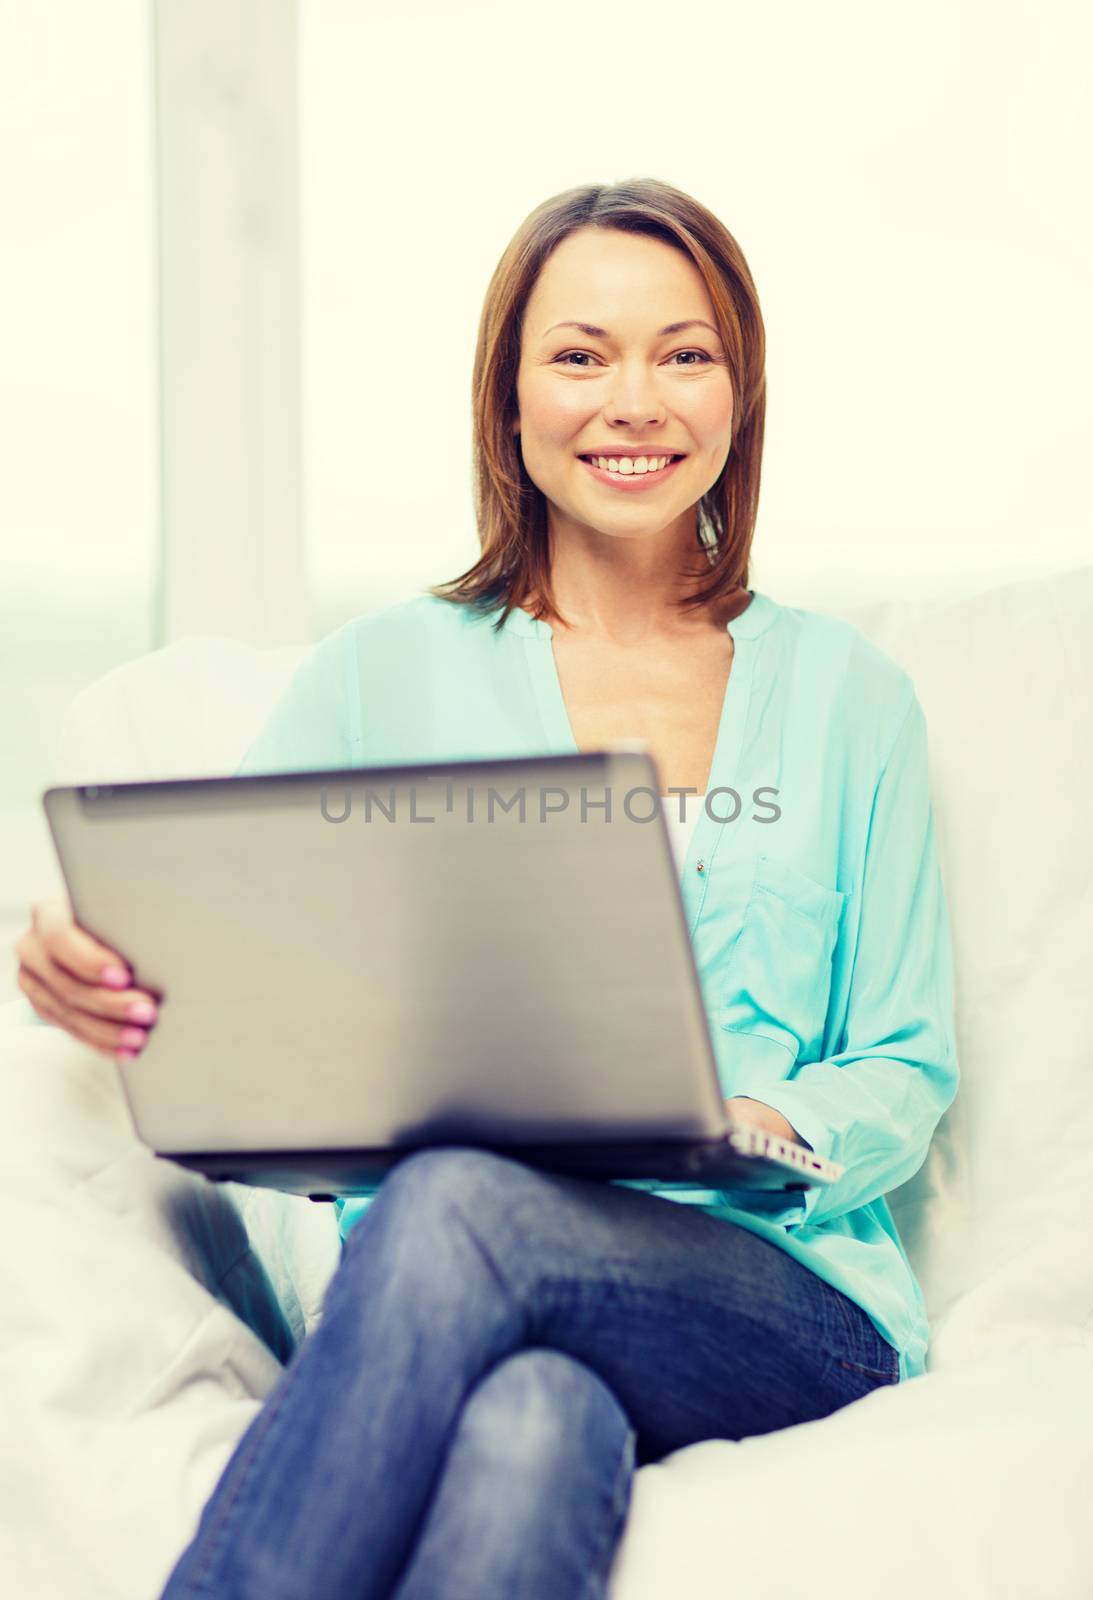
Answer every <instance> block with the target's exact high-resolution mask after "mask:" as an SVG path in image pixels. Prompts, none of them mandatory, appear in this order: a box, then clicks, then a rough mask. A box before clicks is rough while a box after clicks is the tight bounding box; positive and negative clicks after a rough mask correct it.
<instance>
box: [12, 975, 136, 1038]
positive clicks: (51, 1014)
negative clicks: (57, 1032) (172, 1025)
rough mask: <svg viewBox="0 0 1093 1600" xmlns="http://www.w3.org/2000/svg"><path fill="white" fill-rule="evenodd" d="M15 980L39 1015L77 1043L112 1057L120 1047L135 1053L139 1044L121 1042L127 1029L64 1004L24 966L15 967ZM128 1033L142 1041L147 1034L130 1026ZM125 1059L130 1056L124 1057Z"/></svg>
mask: <svg viewBox="0 0 1093 1600" xmlns="http://www.w3.org/2000/svg"><path fill="white" fill-rule="evenodd" d="M16 982H17V983H18V985H19V987H20V989H22V991H23V993H24V994H25V995H26V997H27V999H28V1000H29V1001H30V1003H31V1005H32V1006H33V1007H34V1010H35V1011H36V1012H37V1013H38V1015H39V1016H40V1017H42V1018H43V1019H44V1020H45V1021H46V1022H52V1023H55V1024H56V1026H57V1027H59V1028H61V1029H63V1030H64V1032H65V1033H68V1034H71V1036H72V1037H73V1038H74V1039H78V1040H79V1041H80V1043H81V1044H86V1045H90V1046H91V1048H92V1049H93V1050H97V1051H99V1053H100V1054H101V1055H105V1056H109V1057H110V1058H111V1059H112V1060H116V1059H117V1058H118V1051H119V1050H122V1049H124V1050H129V1051H132V1053H133V1054H134V1055H136V1054H137V1053H138V1052H139V1049H140V1045H137V1044H125V1043H124V1042H123V1035H124V1034H125V1033H126V1031H127V1030H126V1028H123V1027H122V1025H121V1024H119V1023H116V1022H106V1021H104V1020H102V1019H100V1018H98V1017H95V1016H93V1015H92V1014H91V1013H90V1012H87V1011H80V1010H79V1009H77V1008H75V1007H73V1006H69V1005H66V1004H65V1003H64V1002H63V1001H61V1000H58V999H57V997H56V995H55V994H54V993H53V992H52V991H51V990H50V989H49V988H47V986H46V985H45V984H44V983H43V982H42V980H41V979H40V978H38V977H35V975H34V973H32V972H30V971H29V970H28V969H27V968H26V967H20V968H19V971H18V973H17V974H16ZM127 1026H128V1025H127ZM132 1034H133V1035H134V1036H135V1035H137V1034H139V1035H140V1038H141V1042H142V1043H143V1041H144V1039H145V1038H146V1037H147V1035H146V1031H145V1029H143V1028H135V1027H134V1028H133V1029H132ZM125 1059H127V1060H128V1059H130V1058H129V1057H128V1056H127V1057H125Z"/></svg>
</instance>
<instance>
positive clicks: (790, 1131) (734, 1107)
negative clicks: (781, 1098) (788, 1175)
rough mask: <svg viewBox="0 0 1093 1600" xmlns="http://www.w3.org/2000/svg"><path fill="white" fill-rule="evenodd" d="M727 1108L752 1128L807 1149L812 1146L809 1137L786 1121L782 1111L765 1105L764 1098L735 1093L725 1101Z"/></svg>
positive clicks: (739, 1120)
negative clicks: (801, 1133) (803, 1137)
mask: <svg viewBox="0 0 1093 1600" xmlns="http://www.w3.org/2000/svg"><path fill="white" fill-rule="evenodd" d="M725 1108H726V1110H727V1111H729V1112H730V1113H731V1115H732V1116H734V1117H735V1118H736V1120H737V1122H745V1123H747V1125H748V1127H750V1128H762V1130H763V1132H764V1133H776V1134H777V1135H778V1137H779V1138H780V1139H789V1140H791V1141H792V1142H793V1143H794V1144H799V1145H803V1146H804V1148H805V1149H806V1150H811V1149H812V1146H811V1145H810V1144H809V1143H808V1141H807V1139H802V1138H801V1135H800V1134H799V1133H798V1132H797V1130H796V1128H794V1127H793V1125H792V1124H791V1123H789V1122H787V1121H786V1119H785V1117H783V1115H782V1113H781V1112H780V1111H775V1109H774V1107H773V1106H768V1105H764V1103H763V1101H762V1100H753V1099H752V1098H751V1097H750V1095H744V1094H738V1095H734V1096H733V1098H732V1099H731V1100H726V1101H725Z"/></svg>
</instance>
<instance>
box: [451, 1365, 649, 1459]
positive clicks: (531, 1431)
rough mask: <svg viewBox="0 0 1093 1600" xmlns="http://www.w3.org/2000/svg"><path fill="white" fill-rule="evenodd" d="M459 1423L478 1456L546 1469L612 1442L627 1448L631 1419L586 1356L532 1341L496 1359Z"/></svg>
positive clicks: (613, 1446)
mask: <svg viewBox="0 0 1093 1600" xmlns="http://www.w3.org/2000/svg"><path fill="white" fill-rule="evenodd" d="M459 1431H460V1435H461V1438H462V1443H463V1445H464V1446H469V1447H470V1448H471V1449H472V1451H473V1452H474V1454H475V1455H476V1456H477V1457H481V1456H483V1455H484V1456H487V1457H489V1458H490V1459H492V1460H493V1461H495V1462H498V1463H502V1464H504V1463H508V1464H511V1465H513V1466H519V1468H520V1469H521V1471H523V1472H526V1471H527V1469H528V1468H529V1467H533V1466H536V1465H537V1466H539V1467H541V1468H543V1469H544V1470H547V1469H549V1468H551V1467H553V1466H555V1465H559V1464H565V1463H566V1462H570V1461H572V1460H573V1458H574V1456H584V1455H585V1454H586V1453H587V1452H589V1451H590V1450H595V1449H596V1448H598V1447H599V1448H602V1447H603V1446H605V1445H606V1446H607V1447H608V1448H609V1449H610V1450H612V1451H615V1452H617V1451H620V1450H623V1449H625V1447H626V1443H627V1435H628V1434H629V1433H630V1431H631V1429H630V1420H629V1418H628V1417H627V1415H626V1412H625V1411H624V1410H623V1408H622V1406H621V1404H620V1403H619V1401H618V1399H617V1398H616V1396H615V1394H614V1392H613V1391H612V1390H611V1389H610V1388H609V1387H608V1385H607V1384H606V1383H605V1382H604V1381H603V1379H602V1378H601V1377H600V1376H599V1375H598V1374H597V1373H595V1372H593V1371H592V1369H591V1368H590V1367H588V1366H586V1365H585V1364H584V1363H583V1362H581V1361H578V1360H576V1359H575V1358H573V1357H572V1356H568V1355H566V1354H565V1353H564V1352H562V1351H560V1350H551V1349H547V1348H545V1347H539V1346H532V1347H528V1348H525V1349H523V1350H518V1351H516V1352H515V1353H514V1354H513V1355H510V1356H507V1357H505V1358H504V1359H503V1360H501V1361H499V1362H498V1363H497V1364H496V1366H494V1367H492V1368H491V1369H490V1371H489V1372H487V1373H486V1374H485V1376H484V1377H483V1378H481V1379H480V1380H479V1382H478V1384H477V1385H476V1387H475V1388H474V1389H473V1390H472V1391H471V1393H470V1394H469V1395H468V1397H467V1399H466V1401H465V1402H464V1406H463V1411H462V1414H461V1418H460V1424H459Z"/></svg>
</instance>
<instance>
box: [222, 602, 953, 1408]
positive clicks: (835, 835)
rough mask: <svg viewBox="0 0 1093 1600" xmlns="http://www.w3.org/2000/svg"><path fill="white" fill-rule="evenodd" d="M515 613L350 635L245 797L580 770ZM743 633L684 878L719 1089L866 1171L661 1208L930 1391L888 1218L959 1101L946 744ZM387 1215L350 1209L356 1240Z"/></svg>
mask: <svg viewBox="0 0 1093 1600" xmlns="http://www.w3.org/2000/svg"><path fill="white" fill-rule="evenodd" d="M500 612H501V608H500V607H498V608H497V609H496V610H494V611H492V612H489V613H487V614H482V613H476V612H473V611H471V610H470V609H469V608H467V607H464V606H459V605H455V604H453V603H452V602H450V601H445V600H440V599H437V598H436V597H435V596H432V595H417V596H415V597H413V598H412V599H410V600H406V601H402V602H400V603H399V604H396V605H392V606H388V607H387V608H385V609H384V610H382V611H379V612H376V613H374V614H372V615H370V616H364V617H356V618H353V619H352V620H351V621H349V622H347V623H345V624H343V626H341V627H340V628H338V629H336V630H335V631H334V632H333V633H331V634H329V635H328V636H327V637H326V638H325V639H323V640H321V641H320V642H319V643H318V644H317V645H315V646H314V647H313V648H312V649H311V650H310V652H309V653H308V655H307V656H306V657H305V658H304V660H303V661H302V662H301V664H300V666H299V667H298V669H297V671H296V673H295V676H294V677H293V679H292V681H291V683H290V684H289V686H288V688H287V689H286V691H285V693H284V695H283V696H282V697H281V699H280V701H279V702H278V703H277V705H276V706H275V708H274V710H273V713H272V715H271V716H270V717H269V719H268V720H267V722H266V724H265V725H264V727H263V728H262V729H261V730H260V732H259V734H258V736H257V738H256V739H255V741H254V742H253V743H252V744H251V746H250V748H249V749H248V751H247V753H246V755H245V756H244V758H243V761H242V762H241V763H240V765H239V767H238V768H237V770H236V773H235V776H243V775H249V774H253V773H257V772H289V771H308V770H312V771H321V770H326V769H332V768H339V767H357V766H372V765H375V766H380V765H385V764H397V763H410V762H426V761H436V760H445V759H450V760H469V759H475V758H487V757H497V756H508V755H533V754H544V753H546V754H555V753H563V752H564V753H573V752H575V751H576V750H577V748H578V746H577V743H576V740H575V739H574V737H573V730H572V728H571V726H570V723H569V718H568V715H567V712H566V706H565V701H564V699H563V697H562V691H561V686H560V683H559V679H558V673H557V670H556V667H555V661H554V652H553V647H552V643H551V640H552V636H553V635H552V629H551V626H550V624H549V623H547V622H543V621H536V620H535V619H534V618H532V617H531V616H530V615H529V614H528V613H527V612H526V611H522V610H516V611H514V612H512V613H510V615H509V617H508V619H507V621H506V623H505V626H504V627H503V628H502V629H501V630H500V632H496V633H495V631H494V626H493V625H494V624H495V623H496V621H497V619H498V617H499V616H500ZM728 630H729V632H730V633H731V635H732V638H733V645H734V655H733V664H732V671H731V673H730V675H729V683H728V687H727V690H726V693H725V699H724V702H723V705H722V710H721V717H720V723H719V726H718V732H717V742H716V746H715V749H714V756H713V764H712V769H711V773H710V778H709V784H708V793H707V798H706V801H705V804H704V806H703V809H702V811H701V814H700V815H699V818H698V823H697V826H696V827H695V829H694V831H693V833H692V835H691V839H690V843H689V845H688V848H687V850H686V853H685V856H684V860H683V863H682V870H681V873H680V879H681V884H680V886H681V892H682V899H683V906H684V910H685V913H686V917H687V923H688V927H689V930H690V936H691V942H692V947H693V950H694V954H695V961H696V966H697V968H698V974H699V979H700V982H701V986H702V991H703V997H704V1001H705V1007H706V1014H707V1019H708V1022H709V1026H710V1033H711V1037H712V1039H713V1044H714V1051H715V1057H716V1060H717V1064H718V1074H719V1077H720V1081H721V1086H722V1089H723V1092H724V1094H725V1097H726V1098H728V1097H730V1096H732V1095H747V1096H750V1097H751V1098H753V1099H756V1100H760V1101H763V1102H764V1103H765V1104H766V1105H769V1106H773V1107H775V1109H776V1110H778V1111H780V1112H781V1113H782V1115H783V1116H784V1117H786V1118H787V1119H788V1121H789V1122H790V1123H791V1125H792V1126H793V1127H794V1128H795V1129H796V1130H797V1132H798V1134H799V1135H800V1136H801V1137H802V1138H803V1139H805V1140H806V1141H807V1142H808V1143H809V1144H810V1145H811V1146H812V1148H813V1149H814V1150H815V1151H816V1152H817V1153H818V1154H819V1155H821V1156H826V1157H828V1158H829V1159H830V1160H833V1161H836V1162H838V1163H840V1165H842V1166H844V1167H845V1169H846V1171H845V1174H844V1176H843V1177H842V1178H840V1179H839V1180H838V1181H837V1182H836V1183H834V1184H832V1185H830V1186H829V1187H826V1188H818V1189H810V1190H807V1191H805V1193H804V1194H796V1195H793V1196H782V1195H777V1194H769V1193H768V1194H760V1193H750V1194H749V1192H748V1191H746V1190H719V1191H714V1190H710V1189H685V1188H670V1187H664V1188H657V1187H654V1186H653V1185H652V1184H651V1183H650V1184H643V1185H641V1186H642V1187H652V1188H653V1192H655V1193H657V1194H660V1195H662V1196H664V1197H665V1198H667V1199H670V1200H672V1201H675V1202H677V1203H679V1204H686V1205H699V1206H701V1207H702V1209H703V1210H704V1211H707V1212H709V1213H710V1214H711V1215H713V1216H716V1217H722V1218H725V1219H726V1220H728V1221H731V1222H735V1223H736V1224H737V1225H738V1226H739V1227H742V1228H748V1229H750V1230H751V1231H752V1232H753V1233H757V1234H759V1235H761V1236H762V1237H763V1238H765V1239H769V1240H770V1241H771V1242H772V1243H774V1244H775V1245H777V1246H778V1248H779V1249H782V1250H786V1251H788V1253H789V1254H790V1255H792V1256H795V1257H796V1258H797V1259H798V1260H799V1261H801V1262H803V1263H804V1264H805V1265H806V1266H807V1267H809V1268H810V1269H811V1270H812V1271H813V1272H815V1273H817V1274H818V1275H819V1276H820V1277H821V1278H823V1279H825V1280H826V1281H827V1282H828V1283H831V1284H834V1286H835V1287H836V1288H837V1289H840V1290H841V1291H842V1292H843V1293H844V1294H846V1295H848V1296H849V1297H850V1299H852V1300H853V1301H855V1302H856V1303H857V1304H858V1305H860V1306H861V1307H862V1308H863V1309H864V1310H865V1312H866V1313H867V1314H868V1315H869V1317H870V1318H871V1319H872V1321H873V1323H874V1325H875V1326H876V1327H877V1329H878V1330H879V1331H880V1333H881V1334H882V1335H883V1336H884V1338H886V1339H887V1340H888V1341H889V1342H890V1343H891V1344H893V1345H894V1346H895V1347H896V1348H897V1349H898V1351H899V1353H900V1377H901V1379H905V1378H908V1377H915V1376H917V1375H919V1374H920V1373H922V1372H924V1371H925V1370H926V1350H927V1343H928V1337H929V1328H928V1321H927V1314H926V1307H925V1303H924V1301H923V1297H922V1292H921V1289H920V1287H919V1284H918V1282H917V1280H916V1278H915V1275H914V1273H913V1271H912V1269H911V1266H910V1263H909V1262H908V1259H907V1256H906V1253H905V1251H904V1249H903V1246H902V1243H901V1241H900V1239H899V1235H898V1234H897V1232H896V1228H895V1225H894V1223H893V1221H892V1216H891V1213H890V1211H889V1209H888V1206H887V1205H886V1203H885V1200H884V1196H885V1194H886V1193H887V1192H888V1191H889V1190H892V1189H894V1188H896V1187H897V1186H898V1185H899V1184H902V1183H904V1182H905V1181H906V1180H907V1179H908V1178H910V1177H911V1176H912V1175H913V1174H914V1173H915V1172H917V1171H918V1169H919V1168H920V1167H921V1165H922V1163H923V1161H924V1160H925V1158H926V1153H927V1150H928V1148H929V1144H930V1140H931V1138H932V1136H933V1133H934V1129H935V1127H936V1126H937V1123H938V1122H939V1120H940V1118H941V1116H942V1114H943V1113H944V1111H945V1110H946V1108H947V1107H948V1106H949V1105H950V1104H951V1102H952V1100H953V1098H954V1096H955V1094H956V1090H957V1084H958V1080H959V1072H958V1066H957V1060H956V1045H955V1028H954V1021H953V990H952V952H951V943H950V932H949V922H948V912H947V906H946V900H945V892H944V887H943V884H942V878H941V872H940V868H939V864H938V858H937V850H936V841H935V835H934V818H933V811H932V807H931V802H930V795H929V782H928V765H927V742H926V723H925V718H924V716H923V713H922V708H921V706H920V705H919V702H918V698H917V696H916V694H915V691H914V686H913V683H912V680H911V679H910V678H909V676H908V675H907V673H906V672H905V671H904V670H903V669H902V668H901V667H900V666H898V665H897V664H896V663H895V662H894V661H893V660H892V659H891V658H890V657H888V656H887V655H885V654H884V653H883V651H881V650H879V649H878V648H877V647H876V646H874V645H873V644H871V643H870V642H869V641H868V640H867V639H866V638H865V636H864V635H863V634H862V633H861V632H860V631H859V630H858V629H857V628H855V627H854V626H853V625H852V624H850V623H848V622H845V621H843V620H840V619H837V618H834V617H827V616H824V615H822V614H820V613H817V612H810V611H805V610H800V609H797V608H794V607H789V606H782V605H779V604H778V603H777V602H776V601H774V600H772V599H771V598H770V597H769V596H767V595H764V594H761V593H759V592H757V591H752V599H751V601H750V603H749V605H748V607H747V609H746V610H745V611H744V612H743V613H742V614H741V615H740V616H739V617H737V618H736V619H735V620H734V621H733V622H730V623H729V624H728ZM756 789H761V790H762V791H763V793H762V795H761V796H760V800H759V801H758V802H753V799H752V796H753V794H754V792H755V790H756ZM728 790H733V791H735V793H736V794H737V795H739V797H740V799H739V806H738V805H737V803H736V802H735V801H734V798H733V794H731V793H728V792H727V791H728ZM719 791H721V792H719ZM694 803H695V802H693V801H692V802H691V805H692V806H693V805H694ZM665 804H672V805H678V804H679V802H678V800H672V801H666V802H665ZM737 810H739V815H738V816H737V817H736V819H735V820H728V819H730V818H732V817H733V816H734V813H735V812H736V811H737ZM371 1200H372V1196H371V1195H369V1196H365V1197H362V1198H360V1199H353V1200H347V1201H344V1202H338V1217H339V1227H340V1230H341V1234H342V1237H343V1240H344V1238H345V1237H346V1235H347V1234H348V1231H349V1229H350V1228H351V1227H352V1226H353V1225H354V1223H355V1222H356V1221H357V1220H358V1219H359V1218H360V1216H361V1215H362V1214H363V1212H364V1211H365V1210H366V1209H367V1207H368V1206H369V1205H370V1204H371Z"/></svg>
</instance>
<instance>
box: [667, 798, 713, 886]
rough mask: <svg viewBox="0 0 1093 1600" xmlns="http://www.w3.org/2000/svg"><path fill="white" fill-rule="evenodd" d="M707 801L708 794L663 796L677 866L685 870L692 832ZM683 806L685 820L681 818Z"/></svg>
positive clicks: (669, 835) (680, 869)
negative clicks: (684, 864)
mask: <svg viewBox="0 0 1093 1600" xmlns="http://www.w3.org/2000/svg"><path fill="white" fill-rule="evenodd" d="M705 803H706V796H705V795H702V794H688V795H683V796H680V795H678V794H670V795H667V796H662V798H661V806H662V807H663V811H664V820H665V822H666V823H667V825H668V837H669V839H670V840H671V841H672V850H673V852H674V854H675V858H676V867H677V868H678V870H679V871H680V872H682V871H683V862H684V860H685V859H686V856H687V850H688V847H689V845H690V843H691V834H692V833H693V832H694V829H695V824H696V823H697V821H698V819H699V817H700V816H701V815H702V808H703V806H704V805H705ZM681 805H682V806H683V810H684V818H685V820H684V821H683V822H680V820H679V811H680V806H681Z"/></svg>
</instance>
